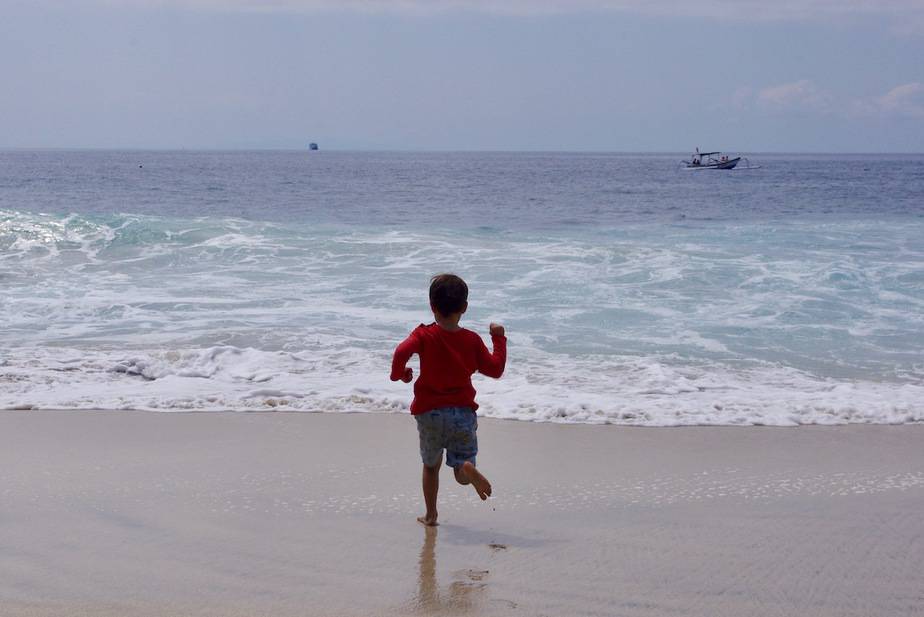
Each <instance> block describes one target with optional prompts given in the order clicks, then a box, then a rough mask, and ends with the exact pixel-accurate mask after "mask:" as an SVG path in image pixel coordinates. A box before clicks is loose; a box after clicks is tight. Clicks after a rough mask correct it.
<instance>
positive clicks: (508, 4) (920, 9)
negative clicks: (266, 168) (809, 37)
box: [97, 0, 924, 23]
mask: <svg viewBox="0 0 924 617" xmlns="http://www.w3.org/2000/svg"><path fill="white" fill-rule="evenodd" d="M100 1H102V2H106V4H108V5H110V6H174V7H185V8H191V9H198V10H216V11H229V10H232V11H261V12H265V11H283V12H314V11H338V12H343V11H348V12H371V13H383V12H389V13H394V12H399V13H422V14H427V13H438V12H443V11H456V10H469V11H478V12H488V13H500V14H511V15H535V14H555V13H580V12H587V11H615V12H625V13H637V14H645V15H660V16H689V17H708V18H718V19H737V20H753V21H763V20H799V21H802V20H819V19H821V20H827V19H832V18H835V19H836V18H843V17H867V16H872V15H881V16H885V17H890V18H895V19H897V20H900V21H901V22H903V23H910V22H912V21H918V22H920V21H921V20H924V2H922V1H921V0H772V1H769V2H768V1H767V0H97V2H100Z"/></svg>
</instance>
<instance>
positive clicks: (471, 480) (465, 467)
mask: <svg viewBox="0 0 924 617" xmlns="http://www.w3.org/2000/svg"><path fill="white" fill-rule="evenodd" d="M455 472H456V481H457V482H458V483H459V484H471V485H472V486H473V487H475V492H476V493H478V496H479V497H481V499H483V500H484V499H487V498H488V497H490V496H491V483H490V482H488V479H487V478H485V477H484V475H482V473H481V472H480V471H478V468H477V467H475V465H474V463H472V462H471V461H465V462H464V463H462V464H461V465H459V466H458V467H456V468H455Z"/></svg>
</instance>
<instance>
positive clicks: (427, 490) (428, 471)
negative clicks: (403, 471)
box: [417, 457, 443, 527]
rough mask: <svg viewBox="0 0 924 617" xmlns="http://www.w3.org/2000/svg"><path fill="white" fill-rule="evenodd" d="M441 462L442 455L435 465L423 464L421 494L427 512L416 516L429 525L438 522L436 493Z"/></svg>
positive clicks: (431, 525)
mask: <svg viewBox="0 0 924 617" xmlns="http://www.w3.org/2000/svg"><path fill="white" fill-rule="evenodd" d="M442 462H443V461H442V457H440V460H439V461H438V462H437V463H436V465H435V466H433V467H427V466H426V465H424V466H423V494H424V504H425V505H426V507H427V513H426V514H425V515H423V516H418V517H417V520H418V521H420V522H421V523H423V524H424V525H427V526H430V527H434V526H436V525H438V524H439V523H437V522H436V518H437V512H436V494H437V493H438V492H439V490H440V465H441V464H442Z"/></svg>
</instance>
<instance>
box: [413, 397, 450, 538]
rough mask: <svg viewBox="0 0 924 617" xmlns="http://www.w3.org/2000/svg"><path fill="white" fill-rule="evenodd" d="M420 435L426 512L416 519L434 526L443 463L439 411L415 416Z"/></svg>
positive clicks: (441, 419)
mask: <svg viewBox="0 0 924 617" xmlns="http://www.w3.org/2000/svg"><path fill="white" fill-rule="evenodd" d="M416 420H417V432H418V433H419V435H420V458H421V461H422V462H423V481H422V486H423V494H424V505H425V506H426V508H427V512H426V514H424V515H423V516H418V517H417V520H418V521H420V522H421V523H423V524H424V525H427V526H431V527H432V526H436V525H437V522H436V516H437V514H436V494H437V492H438V491H439V489H440V465H442V464H443V423H444V422H443V420H444V419H443V417H442V416H441V415H440V413H439V411H430V412H427V413H424V414H421V415H419V416H416Z"/></svg>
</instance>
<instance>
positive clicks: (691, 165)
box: [683, 148, 741, 169]
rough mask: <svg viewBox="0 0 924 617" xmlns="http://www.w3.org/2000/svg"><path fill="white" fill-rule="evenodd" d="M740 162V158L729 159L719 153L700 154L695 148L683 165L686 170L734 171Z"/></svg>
mask: <svg viewBox="0 0 924 617" xmlns="http://www.w3.org/2000/svg"><path fill="white" fill-rule="evenodd" d="M740 161H741V157H740V156H736V157H735V158H729V157H728V156H727V155H725V154H722V153H721V152H700V151H699V148H697V149H696V152H695V153H694V154H693V156H692V157H690V160H689V161H684V162H683V163H684V166H685V168H686V169H734V168H735V165H737V164H738V163H739V162H740Z"/></svg>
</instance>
